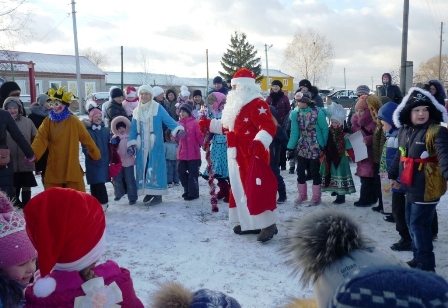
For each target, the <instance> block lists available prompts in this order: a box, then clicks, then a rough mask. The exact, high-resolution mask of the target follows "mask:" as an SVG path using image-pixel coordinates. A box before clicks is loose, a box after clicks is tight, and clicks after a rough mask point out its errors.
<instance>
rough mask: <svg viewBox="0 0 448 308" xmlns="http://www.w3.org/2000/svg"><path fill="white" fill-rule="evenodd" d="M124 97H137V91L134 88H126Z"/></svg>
mask: <svg viewBox="0 0 448 308" xmlns="http://www.w3.org/2000/svg"><path fill="white" fill-rule="evenodd" d="M125 95H126V98H134V97H137V89H135V88H134V87H126V90H125Z"/></svg>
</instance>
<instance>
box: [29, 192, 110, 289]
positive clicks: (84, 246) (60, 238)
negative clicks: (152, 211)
mask: <svg viewBox="0 0 448 308" xmlns="http://www.w3.org/2000/svg"><path fill="white" fill-rule="evenodd" d="M23 212H24V215H25V220H26V222H27V224H26V231H27V233H28V236H29V237H30V239H31V242H32V243H33V245H34V247H35V248H36V250H37V255H38V263H39V268H40V274H41V277H43V278H41V279H39V280H37V281H36V284H35V286H34V288H33V290H34V294H35V295H36V296H38V297H46V296H48V295H50V294H51V293H52V292H53V291H54V290H55V288H56V281H55V280H54V279H53V278H50V277H47V278H45V276H47V275H48V274H50V272H51V271H52V270H53V269H56V270H61V271H80V270H83V269H84V268H86V267H88V266H89V265H92V264H93V263H95V262H97V261H98V260H99V259H100V257H101V255H102V253H103V251H104V246H105V241H104V235H105V230H106V219H105V216H104V211H103V208H102V207H101V204H100V203H99V202H98V200H96V199H95V198H94V197H92V196H91V195H89V194H87V193H84V192H79V191H76V190H74V189H69V188H59V187H54V188H50V189H47V190H45V191H44V192H42V193H40V194H38V195H37V196H35V197H34V198H32V199H31V200H30V201H29V202H28V204H27V206H26V208H25V209H24V211H23Z"/></svg>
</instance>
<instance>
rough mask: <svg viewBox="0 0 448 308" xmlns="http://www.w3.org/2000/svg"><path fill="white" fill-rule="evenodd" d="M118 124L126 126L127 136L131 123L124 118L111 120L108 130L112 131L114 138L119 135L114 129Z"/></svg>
mask: <svg viewBox="0 0 448 308" xmlns="http://www.w3.org/2000/svg"><path fill="white" fill-rule="evenodd" d="M118 122H124V124H125V125H126V134H129V133H130V131H131V122H130V121H129V119H128V118H127V117H124V116H118V117H115V118H114V119H113V120H112V123H110V130H111V131H112V134H114V135H115V136H119V135H120V134H119V133H118V130H117V127H116V125H117V123H118Z"/></svg>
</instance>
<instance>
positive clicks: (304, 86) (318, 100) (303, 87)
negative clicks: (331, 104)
mask: <svg viewBox="0 0 448 308" xmlns="http://www.w3.org/2000/svg"><path fill="white" fill-rule="evenodd" d="M299 89H300V91H301V92H306V91H308V92H310V93H311V100H312V101H313V102H314V105H316V107H319V108H323V107H324V101H323V100H322V97H320V96H319V89H318V88H317V87H315V86H312V85H311V82H310V81H309V80H308V79H302V80H300V82H299Z"/></svg>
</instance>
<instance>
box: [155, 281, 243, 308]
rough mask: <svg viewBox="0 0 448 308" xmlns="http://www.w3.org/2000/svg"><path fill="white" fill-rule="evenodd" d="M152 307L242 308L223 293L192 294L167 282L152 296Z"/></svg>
mask: <svg viewBox="0 0 448 308" xmlns="http://www.w3.org/2000/svg"><path fill="white" fill-rule="evenodd" d="M151 307H153V308H166V307H189V308H207V307H222V308H241V306H240V304H239V303H238V301H237V300H236V299H234V298H233V297H230V296H228V295H226V294H224V293H222V292H219V291H213V290H209V289H200V290H198V291H196V292H192V291H190V290H189V289H187V288H185V287H184V286H183V285H181V284H180V283H177V282H165V283H164V284H162V285H161V286H160V288H159V289H158V290H157V291H156V292H155V293H154V294H153V295H152V298H151Z"/></svg>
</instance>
